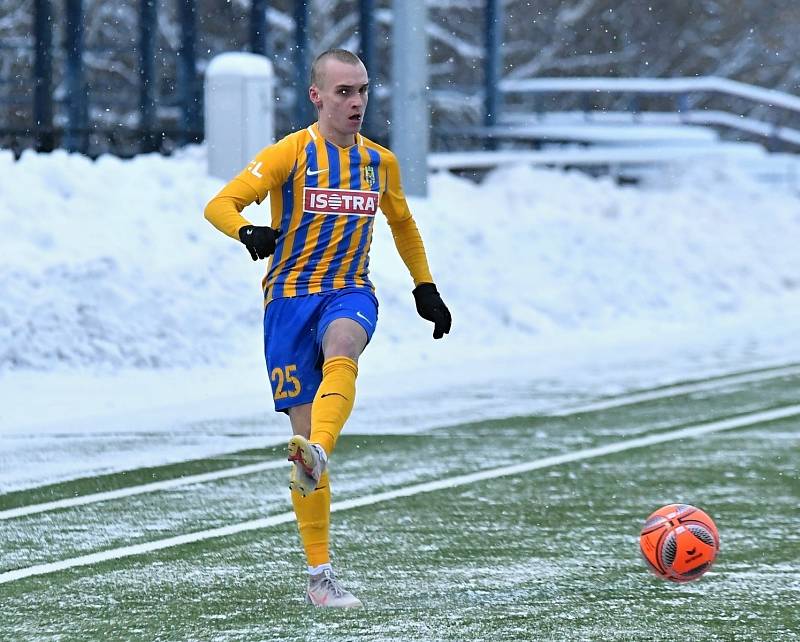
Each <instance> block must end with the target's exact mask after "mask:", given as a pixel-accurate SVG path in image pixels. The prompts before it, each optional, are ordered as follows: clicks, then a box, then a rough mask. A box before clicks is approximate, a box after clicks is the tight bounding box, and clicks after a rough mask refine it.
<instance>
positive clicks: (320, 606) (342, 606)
mask: <svg viewBox="0 0 800 642" xmlns="http://www.w3.org/2000/svg"><path fill="white" fill-rule="evenodd" d="M355 599H356V602H355V603H351V604H335V605H334V604H315V603H314V600H312V599H311V596H310V595H309V594H308V593H306V604H307V605H308V606H313V607H314V608H317V609H361V608H364V604H363V603H362V602H361V600H359V599H358V598H355Z"/></svg>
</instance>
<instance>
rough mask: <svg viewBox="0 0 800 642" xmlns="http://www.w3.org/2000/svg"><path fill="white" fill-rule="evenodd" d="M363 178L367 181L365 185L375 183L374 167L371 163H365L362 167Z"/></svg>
mask: <svg viewBox="0 0 800 642" xmlns="http://www.w3.org/2000/svg"><path fill="white" fill-rule="evenodd" d="M364 180H365V181H366V182H367V185H373V184H374V183H375V168H374V167H373V166H372V165H367V166H366V167H365V168H364Z"/></svg>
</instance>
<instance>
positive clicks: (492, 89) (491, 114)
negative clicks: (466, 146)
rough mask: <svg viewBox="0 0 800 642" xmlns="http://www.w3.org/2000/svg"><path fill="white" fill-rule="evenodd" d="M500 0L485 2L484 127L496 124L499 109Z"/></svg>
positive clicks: (501, 26)
mask: <svg viewBox="0 0 800 642" xmlns="http://www.w3.org/2000/svg"><path fill="white" fill-rule="evenodd" d="M499 3H500V0H486V11H485V30H486V72H485V77H484V78H485V80H484V87H483V91H484V112H483V113H484V123H483V124H484V125H486V126H487V127H491V126H493V125H495V124H497V113H498V111H499V110H500V108H501V100H502V96H501V95H500V87H499V84H500V77H501V73H502V69H501V65H502V61H501V59H500V43H501V42H502V40H503V17H502V15H501V12H500V11H499V6H498V5H499Z"/></svg>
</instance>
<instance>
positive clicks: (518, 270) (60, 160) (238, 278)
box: [0, 148, 800, 371]
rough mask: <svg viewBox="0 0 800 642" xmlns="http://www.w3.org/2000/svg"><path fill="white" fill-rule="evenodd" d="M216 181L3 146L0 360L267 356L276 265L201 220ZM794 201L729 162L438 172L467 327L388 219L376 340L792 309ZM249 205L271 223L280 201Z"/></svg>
mask: <svg viewBox="0 0 800 642" xmlns="http://www.w3.org/2000/svg"><path fill="white" fill-rule="evenodd" d="M221 186H222V183H221V182H220V181H218V180H216V179H213V178H209V177H208V176H207V175H206V171H205V158H204V152H203V149H202V148H190V149H188V150H185V151H183V152H182V153H180V154H179V155H177V156H175V157H172V158H164V157H161V156H157V155H151V156H150V155H149V156H141V157H138V158H135V159H133V160H119V159H116V158H113V157H102V158H100V159H98V160H97V161H96V162H92V161H89V160H87V159H85V158H83V157H81V156H77V155H68V154H66V153H64V152H55V153H53V154H49V155H37V154H34V153H26V154H24V155H23V157H22V158H21V159H20V160H19V161H18V162H14V161H13V159H12V157H11V155H10V154H8V153H5V154H0V225H1V226H2V230H3V235H2V241H0V243H1V245H0V250H1V251H2V256H3V261H2V264H0V369H4V370H7V371H8V370H19V369H28V368H34V369H46V370H52V369H64V368H74V367H76V366H82V367H86V366H88V367H101V368H120V367H130V366H133V367H143V368H162V367H171V366H195V365H202V364H211V365H225V364H228V363H231V362H234V361H236V360H237V359H240V358H242V357H244V355H252V353H253V351H259V350H260V332H261V330H260V324H261V294H260V289H259V288H260V283H259V281H260V277H261V274H262V271H263V269H264V264H263V263H258V264H254V263H252V262H251V260H250V258H249V256H248V254H247V252H246V250H245V249H244V248H243V247H242V246H241V245H239V244H238V243H236V242H234V241H233V240H231V239H228V238H226V237H224V236H223V235H221V234H220V233H219V232H217V231H216V230H214V229H213V228H212V227H211V226H210V225H209V224H208V223H207V222H206V221H205V220H204V219H203V214H202V212H203V208H204V206H205V204H206V202H207V201H208V199H209V198H210V197H211V196H213V195H214V194H215V193H216V191H217V190H218V189H219V188H220V187H221ZM799 205H800V200H799V199H798V198H797V197H796V196H794V195H791V194H788V193H783V192H776V191H774V190H772V189H770V188H768V187H765V186H762V185H758V184H756V183H753V182H751V181H750V180H749V179H747V178H746V177H744V176H740V175H737V174H736V173H735V172H733V171H732V170H728V169H725V168H724V167H723V168H719V167H718V168H702V167H698V168H694V170H692V171H689V172H688V173H687V174H686V175H685V176H684V177H683V178H682V179H680V181H679V182H678V183H677V184H674V185H672V187H671V188H670V189H661V190H656V189H641V188H635V187H619V186H617V185H615V184H613V183H612V182H611V181H610V180H606V179H593V178H590V177H587V176H585V175H582V174H579V173H563V172H558V171H543V170H533V169H529V168H526V167H516V168H510V169H503V170H498V171H497V172H495V173H493V174H492V175H490V176H489V177H488V178H487V179H486V180H485V181H484V182H483V183H482V184H480V185H475V184H473V183H470V182H468V181H466V180H462V179H459V178H456V177H453V176H451V175H448V174H440V175H435V176H433V177H432V178H431V183H430V196H429V198H427V199H412V200H411V206H412V210H413V211H414V213H415V217H416V219H417V222H418V225H419V227H420V229H421V231H422V233H423V238H424V240H425V244H426V247H427V250H428V255H429V259H430V262H431V266H432V269H433V273H434V276H435V277H436V280H437V282H438V284H439V288H440V291H441V292H442V293H443V295H444V297H445V300H446V301H447V303H448V305H449V306H450V307H451V309H452V312H453V317H454V327H453V333H452V334H451V336H450V337H448V338H447V339H446V340H445V341H443V342H433V341H432V340H431V339H430V332H431V328H430V327H429V326H428V324H426V323H423V322H422V321H420V320H419V319H418V318H417V316H416V313H415V311H414V307H413V301H412V299H411V295H410V290H411V288H412V284H411V281H410V278H409V276H408V273H407V271H406V270H405V268H404V266H403V265H402V263H401V262H400V260H399V258H398V257H397V255H396V252H395V250H394V248H393V247H392V241H391V236H390V234H389V231H388V226H387V225H386V223H385V221H384V220H382V217H381V220H379V221H377V222H376V237H375V241H374V243H373V250H372V259H371V270H372V279H373V282H374V283H375V284H376V286H377V287H378V297H379V300H380V302H381V310H380V324H379V325H380V327H379V329H378V332H377V334H376V338H375V341H374V344H373V346H371V347H370V352H373V353H375V358H376V359H380V358H382V357H389V356H392V355H398V354H402V355H403V358H404V360H405V361H408V362H411V363H415V362H416V363H424V362H425V360H427V359H429V358H431V354H432V352H433V351H434V350H437V351H439V354H440V355H441V354H444V353H447V354H450V355H452V356H457V355H463V354H465V352H467V353H469V352H474V351H479V352H483V353H485V354H493V353H495V354H501V353H508V352H517V353H518V352H519V351H534V350H536V348H537V347H538V346H545V345H547V343H548V341H550V340H551V338H552V337H555V336H563V335H564V334H565V333H579V332H584V331H590V332H592V333H600V335H602V334H603V333H608V334H609V336H610V335H612V334H613V335H614V336H619V335H620V334H624V333H632V334H636V333H637V332H638V333H641V332H645V331H652V330H653V328H656V327H661V326H664V325H670V324H681V325H685V326H686V327H691V326H697V327H700V326H705V327H708V326H709V325H710V324H712V323H713V322H714V321H715V320H724V319H729V318H731V317H741V318H744V317H747V316H748V315H751V314H754V313H756V312H758V314H760V315H762V316H763V315H764V313H765V311H766V312H767V313H770V314H772V313H774V318H776V319H779V318H780V314H781V312H782V311H783V310H785V309H788V308H793V309H795V310H797V309H800V295H799V294H798V287H800V253H798V252H797V247H798V245H800V207H798V206H799ZM245 214H246V216H248V218H250V219H251V220H253V221H254V222H256V223H262V224H263V223H266V222H267V216H268V209H267V206H266V205H262V206H260V207H257V208H256V207H251V208H249V209H248V211H247V212H246V213H245Z"/></svg>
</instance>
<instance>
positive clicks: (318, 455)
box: [288, 435, 328, 497]
mask: <svg viewBox="0 0 800 642" xmlns="http://www.w3.org/2000/svg"><path fill="white" fill-rule="evenodd" d="M288 450H289V461H290V462H292V463H293V464H294V465H295V470H294V471H292V472H293V474H292V476H291V478H290V480H289V489H290V490H296V491H297V492H298V493H300V494H301V495H302V496H303V497H306V496H308V495H309V494H310V493H312V492H313V491H314V489H315V488H316V487H317V484H318V483H319V478H320V477H322V473H324V472H325V469H326V468H327V467H328V456H327V455H326V454H325V450H324V449H323V448H322V446H320V445H319V444H312V443H309V441H308V440H307V439H306V438H305V437H302V436H300V435H295V436H294V437H292V438H291V439H290V440H289V447H288Z"/></svg>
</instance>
